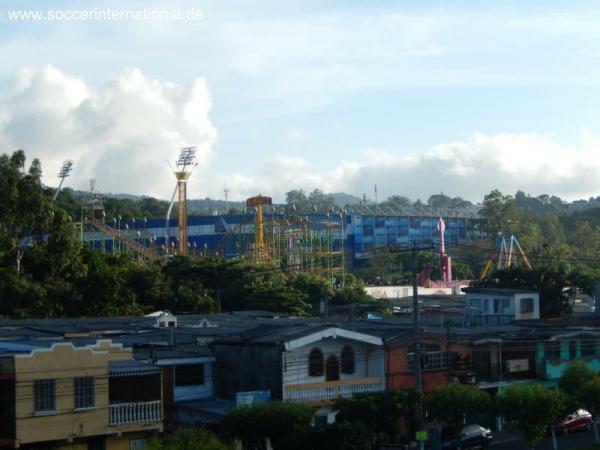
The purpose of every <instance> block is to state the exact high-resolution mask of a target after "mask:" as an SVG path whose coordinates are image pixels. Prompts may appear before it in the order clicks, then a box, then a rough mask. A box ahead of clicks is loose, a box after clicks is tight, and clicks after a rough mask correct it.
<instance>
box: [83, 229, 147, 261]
mask: <svg viewBox="0 0 600 450" xmlns="http://www.w3.org/2000/svg"><path fill="white" fill-rule="evenodd" d="M83 225H84V226H86V225H87V226H90V227H93V228H95V229H97V230H99V231H101V232H102V233H106V234H108V235H109V236H112V237H113V238H114V239H117V240H119V241H121V242H122V243H123V244H125V246H127V247H128V248H129V249H130V250H133V251H134V252H135V253H137V254H138V255H139V257H140V258H144V259H147V260H150V261H154V260H156V259H158V258H159V256H158V255H157V254H155V253H154V252H153V251H152V249H151V248H148V247H145V246H143V245H142V244H140V243H139V242H137V241H134V240H133V239H131V238H130V237H128V236H126V235H125V234H123V233H122V232H121V231H119V230H115V229H114V228H112V227H109V226H108V225H106V224H105V223H104V222H101V221H97V220H94V221H91V220H90V221H86V222H84V223H83Z"/></svg>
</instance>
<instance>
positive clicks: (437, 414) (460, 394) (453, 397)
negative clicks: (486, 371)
mask: <svg viewBox="0 0 600 450" xmlns="http://www.w3.org/2000/svg"><path fill="white" fill-rule="evenodd" d="M490 406H491V398H490V396H489V394H488V393H487V392H484V391H482V390H481V389H479V388H477V387H475V386H471V385H467V384H459V383H451V384H447V385H445V386H440V387H439V388H437V389H434V390H433V391H432V392H430V393H429V394H427V396H426V397H425V409H426V410H427V412H428V413H429V414H430V415H431V416H432V417H433V418H435V419H437V420H438V421H441V422H447V423H450V424H460V423H462V421H463V417H465V416H466V415H472V414H479V413H484V412H486V411H488V410H489V408H490Z"/></svg>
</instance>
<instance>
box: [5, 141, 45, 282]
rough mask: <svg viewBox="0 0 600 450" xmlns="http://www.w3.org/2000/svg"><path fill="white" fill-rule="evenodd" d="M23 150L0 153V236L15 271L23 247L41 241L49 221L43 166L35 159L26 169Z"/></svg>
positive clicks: (23, 249)
mask: <svg viewBox="0 0 600 450" xmlns="http://www.w3.org/2000/svg"><path fill="white" fill-rule="evenodd" d="M25 160H26V158H25V152H23V150H17V151H16V152H14V153H13V154H12V155H11V156H8V155H1V156H0V238H1V240H2V242H3V243H4V245H5V246H7V248H6V251H7V253H9V254H12V255H13V256H14V261H15V262H16V268H17V273H20V272H21V261H22V259H23V256H24V254H25V250H26V249H27V248H30V247H31V246H32V245H34V244H35V243H38V242H41V241H42V240H43V236H42V234H43V231H44V230H45V229H46V228H47V226H48V223H49V220H50V217H51V216H50V199H49V198H48V197H46V196H45V195H44V191H43V189H42V182H41V177H42V167H41V164H40V162H39V160H37V159H34V160H33V161H32V163H31V165H30V166H29V169H27V171H26V170H25Z"/></svg>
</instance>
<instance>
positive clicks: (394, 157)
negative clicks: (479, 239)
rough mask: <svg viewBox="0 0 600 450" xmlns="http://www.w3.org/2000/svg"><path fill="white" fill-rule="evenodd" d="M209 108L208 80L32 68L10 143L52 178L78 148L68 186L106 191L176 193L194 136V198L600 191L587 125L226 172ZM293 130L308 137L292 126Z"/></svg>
mask: <svg viewBox="0 0 600 450" xmlns="http://www.w3.org/2000/svg"><path fill="white" fill-rule="evenodd" d="M210 111H211V99H210V95H209V90H208V87H207V85H206V81H205V80H204V79H202V78H198V79H196V80H194V81H193V82H191V83H189V84H188V85H180V84H174V83H170V82H165V81H159V80H154V79H151V78H148V77H147V76H145V75H144V74H143V73H142V72H140V71H139V70H137V69H128V70H125V71H123V72H122V73H121V74H120V75H118V76H116V77H115V78H113V79H112V80H110V81H109V82H107V83H106V84H105V85H103V86H102V87H100V88H97V87H94V86H91V85H89V84H88V83H86V82H85V81H84V80H82V79H81V78H78V77H75V76H72V75H69V74H66V73H63V72H61V71H60V70H58V69H56V68H53V67H45V68H41V69H22V70H20V71H19V72H18V73H17V74H16V75H15V77H14V80H13V83H12V86H11V87H10V89H8V91H7V93H6V95H5V96H4V97H3V98H2V100H1V102H0V149H1V151H2V152H7V151H11V150H13V149H16V148H23V149H25V150H26V152H27V155H28V156H29V157H30V158H31V157H38V158H40V159H41V160H42V164H43V167H44V170H45V174H46V178H45V182H46V183H48V184H50V185H55V184H56V182H57V179H56V176H55V174H56V172H57V170H58V168H59V167H60V164H61V162H62V161H63V160H64V159H66V158H71V159H74V160H75V168H74V171H73V177H72V179H70V180H69V183H68V184H69V185H70V186H73V187H77V188H84V189H85V188H86V187H87V179H88V178H96V179H97V188H98V189H99V190H101V191H104V192H128V193H136V194H146V195H153V196H157V197H160V198H168V197H169V196H170V194H171V192H172V189H173V186H174V180H173V175H172V174H171V173H170V169H169V168H168V166H167V164H166V160H167V159H170V160H171V161H173V160H174V159H175V158H176V155H177V152H178V149H179V148H181V147H183V146H187V145H196V146H197V147H198V150H199V161H200V166H199V167H198V169H197V171H196V172H195V173H194V175H193V176H192V178H191V181H190V188H189V195H190V196H191V197H203V196H212V197H218V198H221V197H222V195H223V192H222V189H223V187H225V186H226V187H228V188H229V189H230V198H232V199H234V198H235V199H242V198H245V197H248V196H251V195H256V194H258V193H262V194H264V195H271V196H273V197H274V198H275V199H276V200H278V201H281V200H283V198H284V196H285V192H287V191H289V190H291V189H297V188H302V189H305V190H307V191H309V190H312V189H314V188H320V189H322V190H324V191H326V192H333V191H346V192H348V193H353V194H356V195H361V194H362V193H363V192H364V193H367V195H369V196H370V193H372V191H373V185H374V184H377V185H378V190H379V193H380V198H383V197H385V196H386V195H391V194H402V195H406V196H408V197H411V198H413V199H416V198H421V199H426V198H427V197H428V196H429V195H431V194H432V193H436V192H440V191H444V192H445V193H447V194H449V195H459V196H462V197H464V198H467V199H470V200H473V201H479V200H481V198H482V197H483V195H484V194H486V193H487V192H489V191H490V190H492V189H496V188H497V189H500V190H501V191H503V192H505V193H511V194H513V193H514V192H515V191H516V190H517V189H522V190H524V191H526V192H528V193H531V194H540V193H549V194H557V195H561V196H563V197H564V198H568V199H574V198H580V197H589V196H591V195H594V196H595V195H598V194H599V193H600V179H598V177H597V173H599V172H600V140H599V139H597V138H595V137H594V136H593V135H592V134H591V133H590V132H589V131H586V130H584V131H582V135H581V139H580V144H578V145H576V146H575V145H571V146H570V145H563V144H561V143H559V142H557V141H556V140H555V139H554V138H553V137H552V136H547V135H540V134H534V133H530V134H527V133H520V134H511V133H505V134H482V133H474V134H472V135H471V136H469V137H467V138H465V139H462V140H457V141H454V142H448V143H441V144H438V145H434V146H431V147H429V148H425V149H421V150H417V151H413V152H410V153H400V152H396V151H393V150H390V149H381V148H371V149H367V150H365V152H364V153H363V156H362V157H361V158H358V159H356V160H346V161H342V162H340V163H339V164H338V165H337V166H334V167H324V166H322V165H319V164H318V163H317V161H316V160H315V161H310V160H307V159H306V158H305V157H302V156H301V155H297V156H282V155H278V156H273V157H271V158H269V159H267V160H265V162H264V163H263V164H262V166H260V167H259V168H258V169H254V170H253V169H246V170H240V169H236V168H234V167H235V165H234V164H233V162H230V163H232V164H231V167H229V168H228V169H227V170H222V171H217V170H216V169H215V168H214V167H212V166H211V164H210V161H211V157H212V155H213V146H214V144H215V142H216V138H217V132H216V129H215V127H214V126H213V125H212V123H211V119H210V117H209V114H210ZM288 133H291V134H292V136H295V137H298V136H297V132H296V130H294V129H290V130H288ZM302 133H304V130H301V133H300V137H301V136H302ZM305 145H306V144H305V143H303V142H297V143H296V146H297V147H298V148H300V147H302V146H305ZM341 150H342V149H334V150H333V151H341ZM276 155H277V154H276ZM221 163H225V164H227V163H228V161H221Z"/></svg>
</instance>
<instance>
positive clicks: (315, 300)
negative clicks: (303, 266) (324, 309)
mask: <svg viewBox="0 0 600 450" xmlns="http://www.w3.org/2000/svg"><path fill="white" fill-rule="evenodd" d="M287 285H288V286H289V287H290V288H292V289H295V290H297V291H299V292H303V293H304V294H306V296H307V299H306V300H307V301H308V303H310V305H311V306H312V307H313V308H316V307H318V306H319V304H320V303H321V300H322V298H323V296H324V295H326V296H328V297H331V296H332V289H331V283H330V282H329V281H328V280H326V279H325V278H323V277H322V276H320V275H316V274H313V273H309V272H298V273H296V274H293V275H290V276H289V277H288V279H287Z"/></svg>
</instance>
